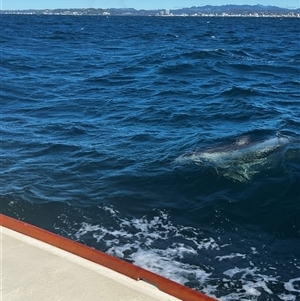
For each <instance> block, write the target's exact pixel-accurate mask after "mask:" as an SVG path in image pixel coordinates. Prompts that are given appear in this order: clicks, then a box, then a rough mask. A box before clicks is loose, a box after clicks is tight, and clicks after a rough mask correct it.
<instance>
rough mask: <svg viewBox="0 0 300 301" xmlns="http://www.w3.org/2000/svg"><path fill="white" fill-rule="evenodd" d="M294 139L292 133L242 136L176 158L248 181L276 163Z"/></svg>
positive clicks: (185, 162)
mask: <svg viewBox="0 0 300 301" xmlns="http://www.w3.org/2000/svg"><path fill="white" fill-rule="evenodd" d="M291 141H292V137H290V136H285V135H281V134H277V135H276V136H275V137H272V138H269V139H266V140H263V141H257V142H251V139H250V137H249V136H242V137H240V138H238V139H236V141H235V142H234V143H231V144H229V145H224V146H218V147H214V148H210V149H206V150H196V151H194V152H190V153H187V154H184V155H181V156H180V157H178V158H177V159H176V162H177V163H181V164H191V163H194V164H197V165H201V166H205V167H212V168H213V169H214V170H215V171H216V172H217V173H218V174H222V175H223V176H225V177H227V178H231V179H233V180H238V181H240V182H245V181H248V180H251V178H252V176H253V175H254V174H256V173H258V172H260V170H262V169H263V168H271V167H272V166H274V164H276V158H275V156H276V154H280V151H281V150H284V149H285V148H286V147H287V145H288V144H289V143H290V142H291Z"/></svg>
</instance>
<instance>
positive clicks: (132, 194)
mask: <svg viewBox="0 0 300 301" xmlns="http://www.w3.org/2000/svg"><path fill="white" fill-rule="evenodd" d="M299 36H300V19H299V18H298V19H296V18H295V19H292V18H285V19H280V18H177V17H174V18H162V17H109V18H105V17H97V16H89V17H84V16H24V15H20V16H16V15H2V16H1V66H0V67H1V124H0V130H1V145H0V147H1V173H0V177H1V192H0V198H1V212H2V213H4V214H7V215H9V216H13V217H15V218H18V219H20V220H24V221H26V222H29V223H32V224H34V225H37V226H39V227H42V228H44V229H47V230H50V231H52V232H55V233H58V234H60V235H63V236H65V237H68V238H71V239H74V240H76V241H79V242H81V243H84V244H86V245H88V246H91V247H94V248H96V249H99V250H102V251H105V252H107V253H109V254H112V255H114V256H117V257H119V258H123V259H125V260H128V261H130V262H133V263H134V264H136V265H138V266H141V267H144V268H146V269H149V270H151V271H154V272H156V273H158V274H161V275H163V276H166V277H168V278H170V279H173V280H175V281H177V282H179V283H182V284H185V285H186V286H189V287H191V288H193V289H196V290H199V291H202V292H204V293H207V294H208V295H211V296H215V297H217V298H219V299H220V300H224V301H225V300H226V301H233V300H260V301H262V300H285V301H295V300H300V221H299V220H300V208H299V207H300V145H299V137H300V40H299Z"/></svg>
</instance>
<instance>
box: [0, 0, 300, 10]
mask: <svg viewBox="0 0 300 301" xmlns="http://www.w3.org/2000/svg"><path fill="white" fill-rule="evenodd" d="M258 3H259V4H261V5H274V6H279V7H284V8H298V7H299V6H300V4H299V0H42V1H38V0H0V8H1V9H3V10H6V9H13V10H16V9H45V8H49V9H54V8H135V9H176V8H183V7H191V6H203V5H208V4H209V5H224V4H250V5H256V4H258Z"/></svg>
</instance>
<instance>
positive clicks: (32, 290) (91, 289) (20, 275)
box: [0, 226, 213, 301]
mask: <svg viewBox="0 0 300 301" xmlns="http://www.w3.org/2000/svg"><path fill="white" fill-rule="evenodd" d="M42 231H43V230H42ZM51 235H52V234H51ZM58 239H61V238H58ZM0 240H1V241H0V247H1V250H0V255H1V257H0V263H1V271H0V272H1V274H0V279H1V283H0V288H1V291H0V300H3V301H20V300H22V301H36V300H37V301H41V300H43V301H47V300H49V301H58V300H61V301H68V300H70V301H71V300H72V301H76V300H78V301H79V300H80V301H82V300H88V301H94V300H95V301H96V300H97V301H99V300H103V301H109V300H112V301H127V300H128V301H129V300H130V301H157V300H159V301H166V300H168V301H178V300H199V301H200V300H203V301H207V300H213V299H211V298H209V297H207V296H204V295H202V294H199V295H196V294H198V293H196V292H194V291H193V292H191V294H189V291H187V293H186V298H180V299H178V298H176V297H174V296H172V294H168V293H165V292H163V291H161V290H160V289H158V288H157V287H156V286H155V285H152V284H149V283H147V282H145V281H143V280H136V279H132V278H130V277H128V276H125V275H123V274H121V273H119V272H116V271H114V270H112V269H110V268H107V267H105V266H103V265H101V264H98V263H95V262H93V261H91V260H88V259H84V258H82V257H81V256H78V255H75V254H72V253H70V252H68V251H65V250H63V249H61V248H58V247H56V246H53V245H51V244H48V243H45V242H42V241H41V240H39V239H35V238H32V237H30V236H28V235H24V234H22V233H19V232H16V231H14V230H11V229H9V228H7V227H4V226H0ZM78 245H79V244H78ZM83 247H84V246H83ZM86 248H87V249H90V248H88V247H86ZM88 251H89V250H87V253H88ZM95 252H98V251H95ZM104 256H108V257H109V255H106V254H104ZM108 260H109V258H108ZM113 260H116V261H117V264H118V259H113ZM119 261H120V264H121V265H122V261H121V260H119ZM127 266H129V269H130V266H132V265H131V264H128V263H126V265H125V267H127ZM133 268H137V267H134V266H133ZM137 269H139V268H137ZM125 272H126V271H125ZM145 272H146V273H151V272H148V271H145ZM125 274H126V273H125ZM156 276H157V275H156ZM157 277H160V276H157ZM161 278H162V277H161ZM162 281H163V280H162ZM166 281H169V280H166ZM176 285H177V286H178V287H179V290H181V288H180V287H182V288H183V289H187V288H185V287H183V286H180V285H178V284H175V286H174V287H175V290H176ZM187 290H189V289H187ZM190 291H191V290H190ZM193 293H195V294H193ZM175 295H176V294H175Z"/></svg>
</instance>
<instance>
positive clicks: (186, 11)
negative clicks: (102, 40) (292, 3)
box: [0, 5, 300, 18]
mask: <svg viewBox="0 0 300 301" xmlns="http://www.w3.org/2000/svg"><path fill="white" fill-rule="evenodd" d="M0 14H15V15H74V16H82V15H93V16H99V15H100V16H161V17H176V16H180V17H272V18H276V17H277V18H278V17H289V18H300V8H296V9H288V8H281V7H277V6H263V5H221V6H212V5H206V6H197V7H196V6H193V7H190V8H182V9H158V10H136V9H134V8H109V9H102V8H81V9H76V8H75V9H27V10H0Z"/></svg>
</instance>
